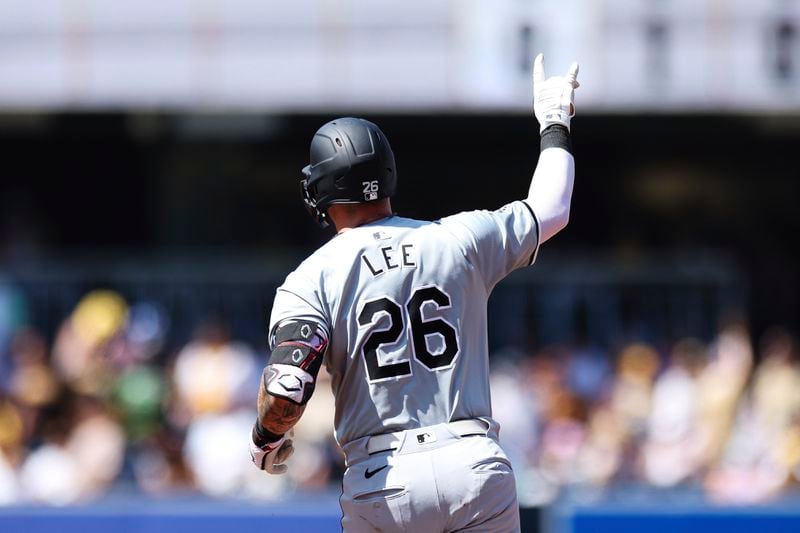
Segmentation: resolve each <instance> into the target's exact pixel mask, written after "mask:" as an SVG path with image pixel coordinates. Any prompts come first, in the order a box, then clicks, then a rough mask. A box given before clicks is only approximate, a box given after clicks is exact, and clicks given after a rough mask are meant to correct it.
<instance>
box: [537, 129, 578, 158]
mask: <svg viewBox="0 0 800 533" xmlns="http://www.w3.org/2000/svg"><path fill="white" fill-rule="evenodd" d="M539 146H540V149H541V150H542V151H543V150H545V149H547V148H563V149H564V150H566V151H567V152H569V153H572V138H571V137H570V134H569V130H568V129H567V128H566V127H565V126H562V125H561V124H553V125H552V126H548V127H547V128H546V129H545V130H544V131H543V132H542V140H541V143H540V145H539Z"/></svg>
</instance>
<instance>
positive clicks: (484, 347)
mask: <svg viewBox="0 0 800 533" xmlns="http://www.w3.org/2000/svg"><path fill="white" fill-rule="evenodd" d="M538 241H539V226H538V223H537V221H536V218H535V216H534V214H533V211H532V210H531V208H530V207H529V206H528V204H527V203H525V202H524V201H516V202H512V203H510V204H508V205H506V206H504V207H502V208H501V209H499V210H497V211H471V212H464V213H459V214H457V215H454V216H450V217H447V218H444V219H441V220H438V221H434V222H427V221H419V220H412V219H408V218H401V217H397V216H392V217H387V218H384V219H381V220H378V221H375V222H372V223H369V224H366V225H363V226H360V227H358V228H355V229H352V230H349V231H346V232H343V233H342V234H340V235H337V236H336V237H334V238H333V239H331V240H330V241H329V242H328V243H327V244H325V245H324V246H322V247H321V248H320V249H319V250H317V251H316V252H315V253H314V254H312V255H311V256H310V257H309V258H308V259H306V260H305V261H304V262H303V263H302V264H301V265H300V266H299V267H298V268H297V269H296V270H295V271H294V272H292V273H291V274H289V276H288V277H287V278H286V281H285V282H284V284H283V285H282V286H281V287H280V288H279V289H278V291H277V294H276V296H275V303H274V306H273V308H272V317H271V320H270V337H272V333H273V332H274V331H275V328H276V326H277V325H278V324H279V323H281V322H282V321H284V320H287V319H298V318H302V319H309V320H314V321H316V322H318V323H319V324H320V326H321V327H322V329H324V330H325V331H326V332H327V334H328V339H329V346H328V350H327V352H326V354H325V365H326V367H327V369H328V371H329V372H330V373H331V376H332V378H333V393H334V395H335V397H336V418H335V428H336V439H337V441H338V442H339V443H340V444H344V443H347V442H350V441H352V440H354V439H357V438H360V437H364V436H367V435H375V434H380V433H386V432H391V431H397V430H402V429H413V428H418V427H422V426H429V425H433V424H439V423H443V422H449V421H453V420H459V419H468V418H475V417H478V416H490V415H491V407H490V398H489V359H488V342H487V323H486V304H487V299H488V297H489V294H490V292H491V290H492V288H493V287H494V286H495V284H497V282H498V281H500V280H501V279H502V278H503V277H505V276H506V275H507V274H508V273H510V272H511V271H513V270H514V269H516V268H519V267H522V266H526V265H529V264H531V263H532V262H533V259H534V257H535V254H536V251H537V247H538Z"/></svg>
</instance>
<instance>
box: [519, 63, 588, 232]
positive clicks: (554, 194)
mask: <svg viewBox="0 0 800 533" xmlns="http://www.w3.org/2000/svg"><path fill="white" fill-rule="evenodd" d="M577 76H578V64H577V63H573V64H572V65H571V66H570V68H569V71H568V72H567V75H566V76H552V77H550V78H546V77H545V74H544V56H543V55H542V54H539V55H538V56H536V59H535V60H534V63H533V110H534V114H535V115H536V119H537V120H538V121H539V132H540V134H541V145H540V146H541V154H540V155H539V162H538V164H537V165H536V170H535V171H534V173H533V179H532V180H531V186H530V188H529V189H528V198H527V199H526V201H527V202H528V204H529V205H530V206H531V208H532V209H533V212H534V213H535V214H536V218H537V220H538V221H539V234H540V237H539V242H540V243H542V242H545V241H546V240H548V239H549V238H550V237H552V236H553V235H555V234H556V233H558V232H559V231H561V230H562V229H564V227H565V226H566V225H567V222H568V221H569V205H570V199H571V197H572V185H573V181H574V179H575V160H574V159H573V157H572V153H571V151H572V146H571V141H570V129H569V128H570V119H571V118H572V117H573V116H574V114H575V104H574V97H575V89H577V88H578V85H579V84H578V81H577V79H576V78H577Z"/></svg>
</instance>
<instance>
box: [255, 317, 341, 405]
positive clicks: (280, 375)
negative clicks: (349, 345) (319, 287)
mask: <svg viewBox="0 0 800 533" xmlns="http://www.w3.org/2000/svg"><path fill="white" fill-rule="evenodd" d="M273 343H274V346H275V347H274V348H273V350H272V355H270V358H269V364H268V365H267V367H266V368H265V369H264V374H263V386H264V391H265V392H266V393H268V394H271V395H273V396H277V397H280V398H285V399H287V400H289V401H291V402H294V403H296V404H299V405H305V404H306V402H308V400H309V398H311V395H312V394H313V393H314V387H315V386H316V382H317V374H318V373H319V368H320V366H321V365H322V358H323V355H324V354H325V349H326V348H327V347H328V339H327V338H326V336H325V332H324V331H323V329H322V328H321V327H319V325H318V324H317V323H315V322H312V321H309V320H288V321H285V322H283V323H281V324H280V325H279V326H278V328H277V329H276V330H275V339H274V341H273Z"/></svg>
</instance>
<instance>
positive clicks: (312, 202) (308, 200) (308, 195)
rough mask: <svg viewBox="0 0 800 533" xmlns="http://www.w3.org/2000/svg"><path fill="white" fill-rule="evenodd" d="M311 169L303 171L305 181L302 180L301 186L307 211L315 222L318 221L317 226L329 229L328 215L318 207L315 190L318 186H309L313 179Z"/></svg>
mask: <svg viewBox="0 0 800 533" xmlns="http://www.w3.org/2000/svg"><path fill="white" fill-rule="evenodd" d="M310 169H311V167H310V166H307V167H305V168H304V169H303V176H304V179H303V180H301V182H300V184H301V185H302V187H303V204H304V205H305V206H306V210H307V211H308V213H309V214H310V215H311V216H312V217H314V220H316V221H317V224H319V225H320V226H322V227H323V228H327V227H328V214H327V213H325V212H324V211H321V210H320V209H319V207H318V206H317V201H316V197H317V195H316V194H315V191H314V189H316V186H314V185H311V184H309V180H310V179H311V178H310V176H311V172H310Z"/></svg>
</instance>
